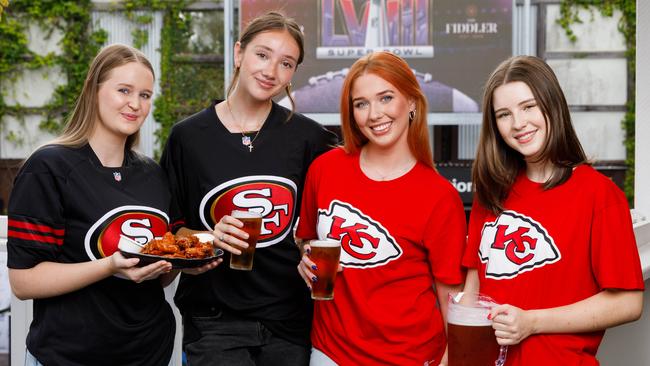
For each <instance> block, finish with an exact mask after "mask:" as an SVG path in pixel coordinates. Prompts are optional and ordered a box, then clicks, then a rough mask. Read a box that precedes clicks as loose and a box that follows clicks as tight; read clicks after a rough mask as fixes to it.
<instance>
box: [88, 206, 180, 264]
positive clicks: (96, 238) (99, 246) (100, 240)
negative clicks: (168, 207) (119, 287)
mask: <svg viewBox="0 0 650 366" xmlns="http://www.w3.org/2000/svg"><path fill="white" fill-rule="evenodd" d="M168 223H169V217H168V216H167V215H166V214H165V213H164V212H162V211H160V210H157V209H155V208H152V207H146V206H121V207H117V208H115V209H113V210H111V211H110V212H108V213H106V214H105V215H104V216H103V217H102V218H100V219H99V220H97V222H95V224H93V226H91V227H90V229H89V230H88V232H87V233H86V237H85V239H84V245H85V247H86V253H87V254H88V257H90V259H100V258H103V257H107V256H110V255H111V254H113V253H114V252H115V251H116V250H117V243H118V242H119V241H120V235H125V236H128V237H129V238H131V239H133V240H135V241H137V242H138V243H140V244H145V243H147V242H148V241H149V240H151V239H153V238H154V237H161V236H163V234H165V232H166V231H167V228H168Z"/></svg>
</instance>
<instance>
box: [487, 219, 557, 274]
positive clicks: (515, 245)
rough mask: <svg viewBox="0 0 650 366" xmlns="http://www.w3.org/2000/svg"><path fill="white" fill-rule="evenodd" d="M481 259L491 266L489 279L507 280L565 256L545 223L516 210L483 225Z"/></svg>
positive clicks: (488, 266)
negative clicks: (543, 224)
mask: <svg viewBox="0 0 650 366" xmlns="http://www.w3.org/2000/svg"><path fill="white" fill-rule="evenodd" d="M479 257H480V259H481V262H483V263H487V266H486V274H485V276H486V277H488V278H493V279H507V278H513V277H517V275H519V274H520V273H524V272H528V271H532V270H533V269H535V268H540V267H543V266H545V265H547V264H551V263H555V262H557V261H559V260H560V259H561V258H562V255H561V253H560V250H559V249H558V247H557V246H556V245H555V241H554V240H553V238H552V237H551V236H550V235H549V233H548V232H547V231H546V229H545V228H544V227H543V226H542V225H541V224H539V223H538V222H536V221H535V220H533V219H532V218H530V217H528V216H524V215H521V214H519V213H517V212H515V211H503V212H502V213H501V214H500V215H499V216H498V217H497V218H496V220H495V221H494V222H487V223H485V225H484V226H483V232H482V235H481V244H480V246H479Z"/></svg>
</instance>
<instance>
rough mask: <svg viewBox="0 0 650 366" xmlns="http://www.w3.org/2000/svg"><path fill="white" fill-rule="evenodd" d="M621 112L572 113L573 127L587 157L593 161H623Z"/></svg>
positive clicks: (623, 147)
mask: <svg viewBox="0 0 650 366" xmlns="http://www.w3.org/2000/svg"><path fill="white" fill-rule="evenodd" d="M623 116H624V113H623V112H573V113H571V118H572V119H573V127H574V128H575V130H576V133H577V134H578V138H579V139H580V143H581V144H582V147H583V149H584V150H585V153H586V154H587V157H589V158H590V159H595V160H625V146H624V145H623V139H624V138H625V136H624V133H623V128H622V127H621V121H622V120H623Z"/></svg>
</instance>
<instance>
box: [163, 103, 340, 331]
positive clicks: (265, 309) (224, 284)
mask: <svg viewBox="0 0 650 366" xmlns="http://www.w3.org/2000/svg"><path fill="white" fill-rule="evenodd" d="M215 105H216V102H214V103H212V105H211V106H210V107H208V108H206V109H204V110H203V111H201V112H199V113H197V114H195V115H193V116H191V117H189V118H187V119H186V120H184V121H181V122H179V123H178V124H176V125H175V126H174V127H173V129H172V132H171V134H170V136H169V140H168V142H167V146H166V147H165V150H164V152H163V155H162V160H161V165H162V167H163V169H165V170H166V171H167V175H168V178H169V182H170V185H171V188H172V197H173V201H174V203H175V206H176V207H177V208H178V209H177V210H175V212H173V213H172V225H173V226H174V225H176V226H186V227H188V228H190V229H194V230H212V229H213V228H214V225H215V223H216V222H218V221H219V220H220V219H221V217H222V216H223V215H225V214H230V212H231V211H232V210H233V209H243V210H248V209H252V210H256V211H258V212H261V213H262V216H263V222H262V231H261V235H260V238H259V240H258V244H257V249H256V251H255V257H254V262H253V270H252V271H250V272H247V271H237V270H231V269H230V268H229V266H228V264H227V263H228V259H229V258H228V254H227V255H226V258H225V261H224V264H222V265H220V266H219V267H217V268H216V269H214V270H212V271H210V272H207V273H205V274H203V275H200V276H191V275H182V276H181V280H180V284H179V288H178V290H177V293H176V304H177V305H178V306H179V308H180V309H181V311H182V312H184V313H186V314H187V313H188V312H191V311H192V309H196V308H201V307H203V308H207V307H215V306H216V307H221V308H222V309H224V310H225V311H229V312H232V313H236V314H238V315H239V316H242V317H247V318H251V319H257V320H260V321H262V322H263V324H265V325H266V326H267V327H268V328H269V329H271V331H273V332H274V333H275V334H276V335H278V336H280V337H282V338H285V339H287V340H289V341H292V342H294V343H298V344H309V330H310V325H311V300H310V299H309V291H308V289H307V287H306V286H305V283H304V282H303V281H302V279H301V278H300V276H299V275H298V271H297V269H296V266H297V265H298V262H299V260H300V259H299V252H298V249H297V247H296V245H295V242H294V240H293V233H292V228H293V224H294V221H295V218H296V217H297V215H298V212H297V210H298V209H299V206H300V205H299V203H300V195H301V193H302V188H303V182H304V178H305V175H306V173H307V168H308V167H309V164H311V162H312V161H313V160H314V159H315V158H316V157H317V156H318V155H320V154H321V153H323V152H324V151H326V150H328V149H329V148H330V147H331V146H332V145H333V144H335V143H336V136H335V135H334V134H332V133H330V132H329V131H327V130H326V129H324V128H323V127H322V126H321V125H319V124H318V123H316V122H314V121H313V120H311V119H308V118H306V117H304V116H302V115H300V114H294V115H293V116H292V117H291V119H290V120H288V121H287V117H288V115H289V110H287V109H286V108H283V107H281V106H279V105H277V104H275V103H274V104H273V106H272V109H271V112H270V113H269V116H268V117H267V119H266V121H265V122H264V124H263V126H262V128H261V130H260V131H259V133H258V134H257V136H256V137H255V136H254V135H252V136H250V139H252V140H253V142H252V143H253V149H252V151H251V150H250V149H249V148H248V147H247V146H245V145H244V144H243V143H242V135H241V134H240V133H231V132H229V131H228V130H227V129H226V128H225V127H224V125H223V124H222V123H221V121H220V120H219V119H218V116H217V114H216V112H215V109H214V107H215Z"/></svg>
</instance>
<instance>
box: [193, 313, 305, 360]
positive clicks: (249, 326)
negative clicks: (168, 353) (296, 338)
mask: <svg viewBox="0 0 650 366" xmlns="http://www.w3.org/2000/svg"><path fill="white" fill-rule="evenodd" d="M183 322H184V327H183V328H184V333H183V334H184V336H183V348H184V350H185V355H186V357H187V366H213V365H223V366H294V365H295V366H307V365H309V354H310V348H309V347H306V346H301V345H297V344H294V343H291V342H289V341H287V340H284V339H282V338H279V337H277V336H275V335H273V334H272V333H271V331H269V330H268V329H267V328H266V327H265V326H264V325H263V324H262V323H261V322H259V321H256V320H250V319H244V318H240V317H236V316H234V315H231V314H228V315H224V314H223V313H221V312H218V313H216V314H200V315H197V314H194V315H188V316H186V317H185V318H184V319H183Z"/></svg>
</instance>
